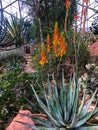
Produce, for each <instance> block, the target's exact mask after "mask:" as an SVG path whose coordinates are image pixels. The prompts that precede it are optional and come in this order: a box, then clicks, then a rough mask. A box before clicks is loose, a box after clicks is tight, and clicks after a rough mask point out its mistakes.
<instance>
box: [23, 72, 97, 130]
mask: <svg viewBox="0 0 98 130" xmlns="http://www.w3.org/2000/svg"><path fill="white" fill-rule="evenodd" d="M53 79H54V78H53ZM38 86H39V87H40V89H41V94H42V96H43V97H44V100H45V101H44V102H43V101H42V100H41V98H40V96H39V95H38V94H37V92H36V90H35V89H34V86H32V85H31V87H32V90H33V92H34V95H35V97H36V99H37V102H38V103H39V106H40V107H41V109H42V110H43V111H44V113H45V114H46V115H47V117H48V118H49V119H48V120H44V119H39V118H38V117H31V116H28V115H25V114H24V116H27V117H28V118H31V119H33V120H34V121H36V122H37V123H39V124H40V125H42V126H45V127H49V128H52V127H54V128H66V129H73V128H78V127H81V126H83V125H85V123H86V122H87V121H88V120H89V119H91V118H92V117H94V116H95V115H96V114H97V113H98V108H96V105H95V107H94V110H93V111H90V112H88V110H89V108H90V105H91V103H92V101H93V99H94V97H95V95H96V92H97V90H95V92H94V93H93V95H92V97H91V99H90V100H89V102H88V103H87V105H86V106H85V107H84V101H85V91H84V94H83V98H82V101H81V103H80V104H79V88H80V85H79V84H78V83H77V80H76V79H75V77H73V78H72V79H70V82H69V84H68V86H66V85H65V83H64V73H63V72H62V82H61V84H60V86H59V90H58V87H57V85H56V82H55V80H52V82H50V80H49V78H48V86H47V90H46V89H45V87H44V86H42V85H40V84H38ZM29 102H30V104H31V105H32V104H33V103H32V102H31V100H30V101H29ZM96 103H97V102H96ZM20 114H21V113H20ZM20 123H22V124H24V125H26V126H28V127H30V128H33V126H32V125H29V124H27V123H24V122H20ZM34 127H35V126H34Z"/></svg>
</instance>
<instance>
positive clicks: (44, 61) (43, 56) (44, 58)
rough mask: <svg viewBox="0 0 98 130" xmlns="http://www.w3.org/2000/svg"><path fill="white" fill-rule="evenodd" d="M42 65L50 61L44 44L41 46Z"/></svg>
mask: <svg viewBox="0 0 98 130" xmlns="http://www.w3.org/2000/svg"><path fill="white" fill-rule="evenodd" d="M39 63H40V65H44V64H45V63H48V61H47V58H46V55H45V47H44V44H42V46H41V60H40V62H39Z"/></svg>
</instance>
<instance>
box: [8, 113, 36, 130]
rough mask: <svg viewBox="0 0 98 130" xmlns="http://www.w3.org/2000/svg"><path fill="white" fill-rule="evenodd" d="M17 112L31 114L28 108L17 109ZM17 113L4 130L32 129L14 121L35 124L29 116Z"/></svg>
mask: <svg viewBox="0 0 98 130" xmlns="http://www.w3.org/2000/svg"><path fill="white" fill-rule="evenodd" d="M19 113H22V114H28V115H32V113H31V112H30V111H29V110H19ZM19 113H18V114H17V115H16V117H15V118H14V119H13V121H12V122H11V123H10V125H9V126H8V127H7V128H6V130H32V129H31V128H28V127H27V126H24V125H23V124H21V123H18V122H16V121H21V122H25V123H28V124H30V125H35V123H34V122H33V121H32V120H31V119H30V118H28V117H25V116H23V115H21V114H19Z"/></svg>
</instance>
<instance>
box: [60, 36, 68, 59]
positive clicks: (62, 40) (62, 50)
mask: <svg viewBox="0 0 98 130" xmlns="http://www.w3.org/2000/svg"><path fill="white" fill-rule="evenodd" d="M65 54H66V42H65V38H64V37H63V35H62V34H61V35H60V50H59V55H60V56H61V57H62V56H63V55H65Z"/></svg>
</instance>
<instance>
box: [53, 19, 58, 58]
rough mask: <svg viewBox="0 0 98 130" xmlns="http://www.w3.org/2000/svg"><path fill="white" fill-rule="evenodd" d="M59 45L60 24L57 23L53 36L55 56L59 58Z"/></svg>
mask: <svg viewBox="0 0 98 130" xmlns="http://www.w3.org/2000/svg"><path fill="white" fill-rule="evenodd" d="M58 44H59V35H58V23H57V22H55V25H54V34H53V49H54V52H53V55H54V56H56V57H57V56H58Z"/></svg>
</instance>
